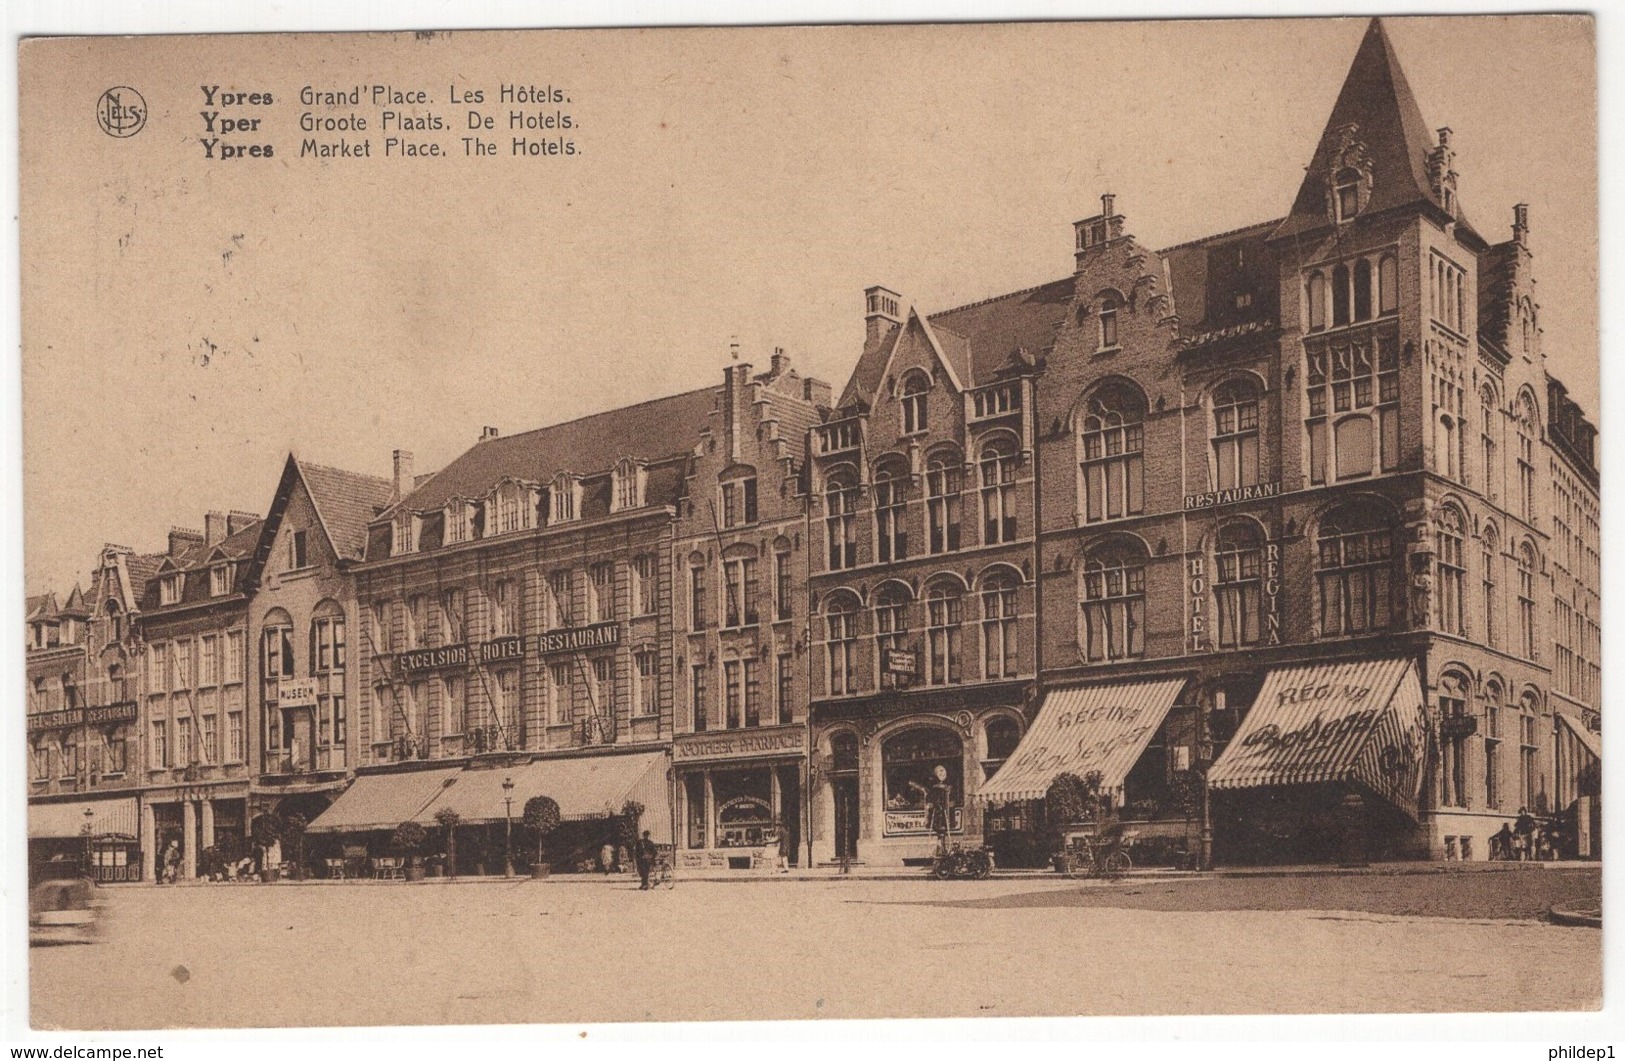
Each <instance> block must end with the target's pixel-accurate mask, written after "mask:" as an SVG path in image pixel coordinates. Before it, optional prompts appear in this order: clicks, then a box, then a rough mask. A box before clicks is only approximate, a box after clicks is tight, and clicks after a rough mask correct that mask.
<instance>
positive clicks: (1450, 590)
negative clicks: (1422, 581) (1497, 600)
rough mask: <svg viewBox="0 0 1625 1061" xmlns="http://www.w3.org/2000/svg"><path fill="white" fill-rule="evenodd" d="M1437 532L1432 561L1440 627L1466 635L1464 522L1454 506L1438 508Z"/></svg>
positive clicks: (1465, 530) (1447, 631)
mask: <svg viewBox="0 0 1625 1061" xmlns="http://www.w3.org/2000/svg"><path fill="white" fill-rule="evenodd" d="M1434 528H1435V530H1436V531H1437V532H1438V537H1439V541H1438V549H1439V551H1438V553H1437V554H1436V559H1435V561H1434V566H1435V568H1436V572H1435V577H1436V578H1437V580H1438V583H1439V584H1438V592H1439V630H1440V631H1441V632H1443V633H1446V634H1455V635H1456V636H1458V637H1465V636H1466V635H1467V559H1466V547H1465V539H1466V537H1467V529H1466V523H1465V521H1464V520H1463V518H1462V515H1461V512H1460V510H1458V509H1457V508H1456V507H1455V506H1454V505H1445V506H1443V507H1441V508H1440V509H1439V518H1438V520H1437V521H1436V523H1435V525H1434Z"/></svg>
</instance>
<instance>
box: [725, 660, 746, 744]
mask: <svg viewBox="0 0 1625 1061" xmlns="http://www.w3.org/2000/svg"><path fill="white" fill-rule="evenodd" d="M744 697H745V679H744V674H743V673H742V672H741V669H740V666H739V661H738V660H737V659H730V660H728V661H726V662H724V663H723V664H722V707H723V716H722V724H723V725H724V726H726V727H727V728H728V729H738V728H739V714H740V711H739V709H740V704H741V702H742V701H743V700H744Z"/></svg>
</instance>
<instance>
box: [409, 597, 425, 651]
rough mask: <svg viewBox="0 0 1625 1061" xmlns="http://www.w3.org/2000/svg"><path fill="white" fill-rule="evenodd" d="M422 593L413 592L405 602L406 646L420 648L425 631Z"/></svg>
mask: <svg viewBox="0 0 1625 1061" xmlns="http://www.w3.org/2000/svg"><path fill="white" fill-rule="evenodd" d="M425 618H426V616H425V615H424V606H423V595H422V594H414V595H413V596H412V597H410V598H408V600H407V602H406V647H407V648H422V647H423V635H424V633H425V628H424V620H425Z"/></svg>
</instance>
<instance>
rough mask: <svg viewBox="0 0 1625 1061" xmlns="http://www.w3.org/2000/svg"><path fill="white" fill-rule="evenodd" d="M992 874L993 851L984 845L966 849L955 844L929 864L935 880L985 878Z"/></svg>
mask: <svg viewBox="0 0 1625 1061" xmlns="http://www.w3.org/2000/svg"><path fill="white" fill-rule="evenodd" d="M992 875H993V853H992V852H991V851H989V850H988V849H987V848H985V847H976V848H971V849H970V850H966V849H964V848H962V847H960V846H959V845H958V844H955V845H954V846H953V847H951V848H949V849H948V850H947V851H946V852H944V853H942V854H940V855H938V856H937V860H936V862H934V863H932V865H931V876H932V877H934V878H936V879H937V880H986V879H987V878H989V877H991V876H992Z"/></svg>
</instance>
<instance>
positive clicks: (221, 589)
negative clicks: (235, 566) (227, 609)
mask: <svg viewBox="0 0 1625 1061" xmlns="http://www.w3.org/2000/svg"><path fill="white" fill-rule="evenodd" d="M229 592H231V565H230V564H217V565H215V566H214V567H211V568H209V596H211V597H224V596H225V595H226V594H227V593H229Z"/></svg>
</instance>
